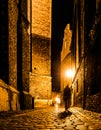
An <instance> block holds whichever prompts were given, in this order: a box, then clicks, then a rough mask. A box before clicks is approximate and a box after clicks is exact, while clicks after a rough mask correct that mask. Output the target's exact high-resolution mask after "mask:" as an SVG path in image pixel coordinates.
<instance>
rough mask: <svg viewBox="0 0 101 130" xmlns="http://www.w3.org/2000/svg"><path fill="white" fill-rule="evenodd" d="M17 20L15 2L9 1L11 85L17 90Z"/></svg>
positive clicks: (13, 0)
mask: <svg viewBox="0 0 101 130" xmlns="http://www.w3.org/2000/svg"><path fill="white" fill-rule="evenodd" d="M17 20H18V9H17V4H16V1H15V0H9V1H8V27H9V29H8V42H9V84H10V85H11V86H14V87H15V88H17Z"/></svg>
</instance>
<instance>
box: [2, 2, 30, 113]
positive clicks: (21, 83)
mask: <svg viewBox="0 0 101 130" xmlns="http://www.w3.org/2000/svg"><path fill="white" fill-rule="evenodd" d="M0 2H1V5H2V8H1V11H0V12H2V13H0V16H2V19H5V21H7V22H4V25H3V26H4V29H0V34H1V37H0V41H2V44H1V46H0V52H3V54H2V55H1V54H0V62H1V68H0V69H2V67H3V65H4V67H5V66H6V67H5V69H2V70H0V79H3V80H4V81H5V82H4V81H2V80H0V93H1V94H0V99H1V100H0V104H1V105H0V111H8V110H19V109H20V108H22V109H29V108H32V96H31V95H30V94H29V93H28V92H29V71H30V44H29V34H28V26H29V21H28V20H27V0H23V1H18V0H9V1H8V2H4V1H0ZM5 4H6V5H5ZM7 7H8V8H7ZM5 11H6V14H4V12H5ZM0 28H1V25H0ZM5 39H6V40H5ZM5 52H6V53H5ZM7 54H8V55H7ZM2 59H5V60H2ZM5 70H6V71H5ZM6 83H7V84H6ZM18 91H19V92H18ZM23 91H24V93H23V95H21V93H22V92H23ZM26 91H27V92H26ZM22 99H23V100H22ZM22 105H23V106H22Z"/></svg>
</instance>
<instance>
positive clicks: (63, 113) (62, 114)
mask: <svg viewBox="0 0 101 130" xmlns="http://www.w3.org/2000/svg"><path fill="white" fill-rule="evenodd" d="M71 115H72V113H71V112H70V111H67V112H66V111H63V112H60V113H58V118H60V119H63V118H66V117H67V116H71Z"/></svg>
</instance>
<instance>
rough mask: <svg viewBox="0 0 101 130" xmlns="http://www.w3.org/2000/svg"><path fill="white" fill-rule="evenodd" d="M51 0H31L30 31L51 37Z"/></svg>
mask: <svg viewBox="0 0 101 130" xmlns="http://www.w3.org/2000/svg"><path fill="white" fill-rule="evenodd" d="M51 4H52V3H51V0H33V1H32V33H35V34H38V35H41V36H45V37H49V38H50V37H51Z"/></svg>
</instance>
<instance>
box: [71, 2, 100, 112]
mask: <svg viewBox="0 0 101 130" xmlns="http://www.w3.org/2000/svg"><path fill="white" fill-rule="evenodd" d="M96 2H97V1H96ZM76 4H77V3H76ZM84 4H85V5H84ZM100 4H101V3H100ZM75 7H77V10H78V7H80V11H81V12H79V14H78V15H79V16H78V15H76V18H75V20H74V21H75V22H76V24H75V28H76V29H75V30H73V34H74V36H73V42H72V45H74V46H72V47H74V48H73V49H75V46H78V45H79V46H78V47H76V52H75V50H72V53H73V54H74V57H75V58H76V60H75V58H74V62H75V65H76V66H75V69H76V75H75V77H74V79H73V88H74V105H75V106H80V107H83V108H85V109H88V110H91V111H96V112H101V105H100V104H101V97H100V94H101V58H100V57H101V48H100V43H101V42H100V41H101V37H100V33H101V31H100V30H101V18H100V16H101V8H98V5H97V8H96V6H95V4H94V3H93V4H92V6H91V3H89V2H88V1H81V3H80V5H76V6H75ZM93 7H94V9H95V8H96V9H97V10H93V12H92V9H93ZM84 8H85V9H86V10H85V12H84ZM89 16H90V17H89ZM78 17H79V18H80V19H79V20H80V21H79V22H80V24H78V23H77V22H78V20H77V19H78ZM91 24H92V25H91ZM78 28H79V29H78ZM79 32H80V34H79V35H77V33H79ZM78 36H79V37H78ZM78 38H79V40H80V41H78ZM79 48H80V50H79ZM77 51H78V52H77Z"/></svg>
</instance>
